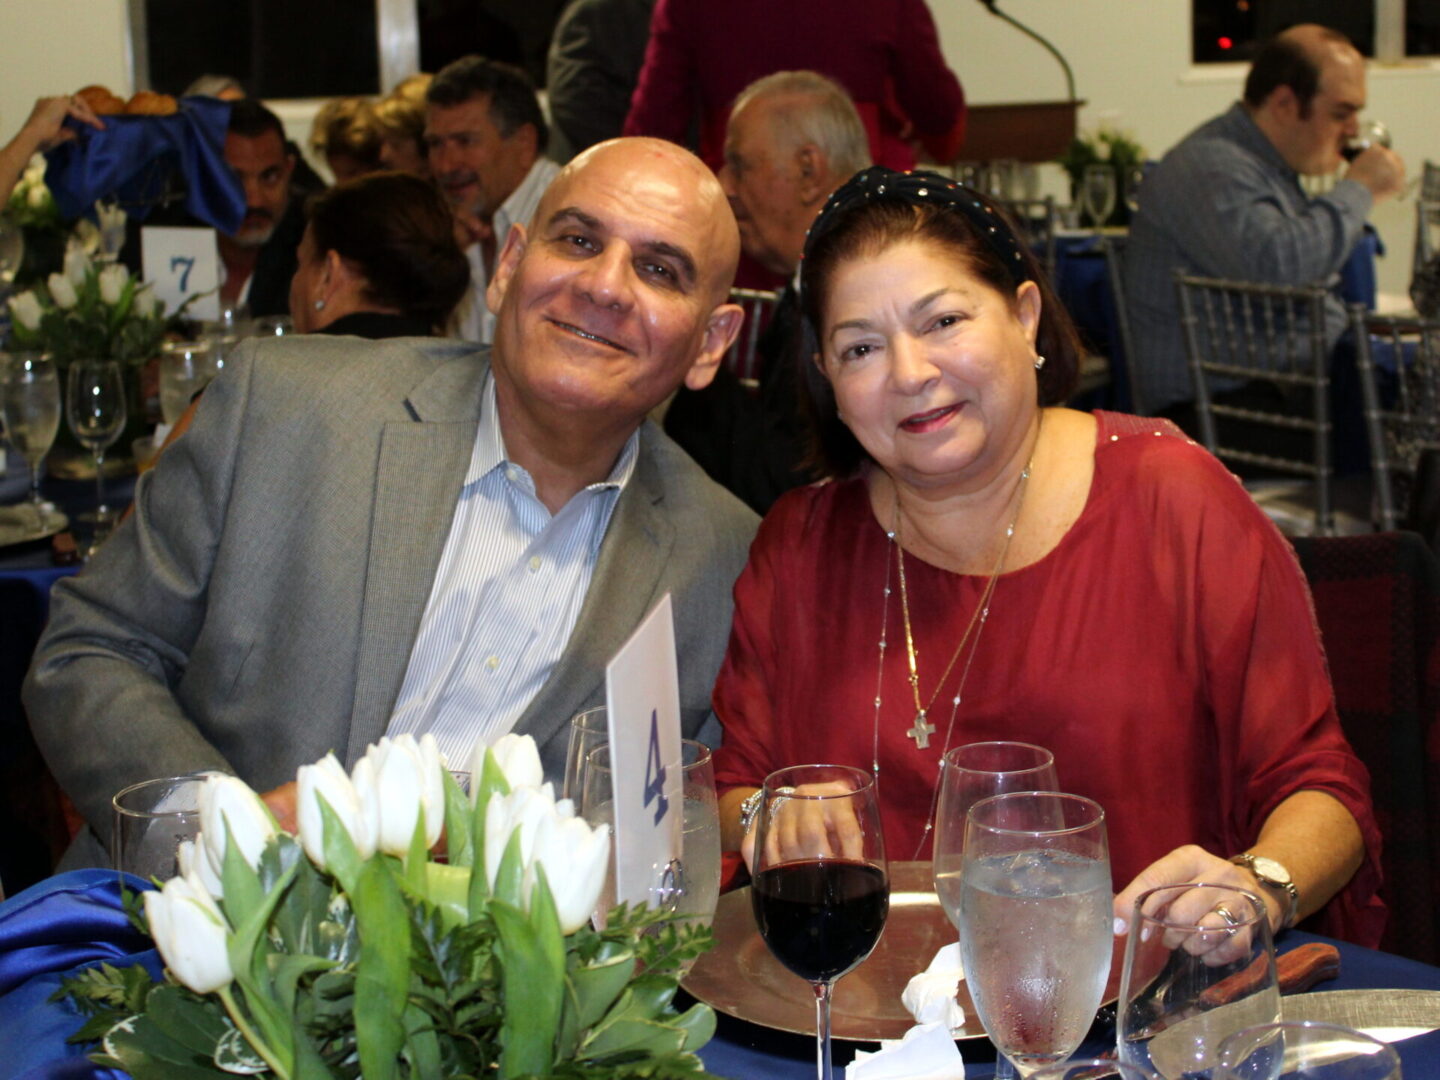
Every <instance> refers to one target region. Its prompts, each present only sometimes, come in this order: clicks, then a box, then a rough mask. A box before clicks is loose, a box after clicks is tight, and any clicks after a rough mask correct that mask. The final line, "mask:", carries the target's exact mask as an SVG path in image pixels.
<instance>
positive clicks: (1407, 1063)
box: [0, 870, 1440, 1080]
mask: <svg viewBox="0 0 1440 1080" xmlns="http://www.w3.org/2000/svg"><path fill="white" fill-rule="evenodd" d="M128 880H129V882H130V884H131V887H132V888H135V887H140V886H141V884H142V883H141V882H140V881H139V879H138V878H130V879H128ZM1322 940H1326V939H1323V938H1317V937H1316V936H1315V935H1313V934H1305V933H1301V932H1299V931H1293V930H1292V931H1290V932H1289V933H1287V934H1286V935H1284V937H1283V938H1282V939H1281V942H1280V948H1281V949H1282V951H1283V950H1284V949H1288V948H1294V947H1295V946H1297V945H1301V944H1304V943H1306V942H1310V941H1322ZM1335 944H1336V945H1337V946H1338V947H1339V949H1340V955H1341V963H1340V977H1339V978H1337V979H1336V980H1334V981H1333V982H1328V983H1323V984H1322V985H1321V987H1320V988H1321V989H1326V990H1351V989H1363V988H1395V989H1424V990H1440V968H1434V967H1430V966H1428V965H1426V964H1420V963H1416V962H1415V961H1413V960H1406V959H1403V958H1401V957H1398V956H1390V955H1387V954H1385V953H1378V952H1374V951H1373V950H1370V949H1362V948H1360V947H1359V946H1355V945H1347V944H1344V943H1341V942H1336V943H1335ZM148 945H149V941H148V940H147V939H146V938H144V937H143V936H141V935H139V934H137V933H136V932H135V931H134V930H133V929H132V928H131V927H130V926H129V924H128V923H127V922H126V920H125V917H124V914H123V912H121V910H120V907H119V879H118V877H117V875H116V874H115V873H114V872H112V871H108V870H80V871H75V872H73V873H69V874H60V875H57V876H56V877H53V878H50V879H49V880H48V881H45V882H42V883H41V884H39V885H37V886H35V887H34V888H33V889H29V890H26V891H25V892H24V893H21V894H20V895H18V896H15V897H13V898H12V899H10V900H8V901H6V902H5V903H4V904H0V1047H4V1049H5V1053H4V1054H3V1055H0V1080H56V1078H60V1077H66V1078H71V1077H74V1078H77V1080H80V1078H84V1080H114V1077H115V1074H113V1073H111V1072H110V1071H108V1070H104V1069H100V1068H98V1067H96V1066H93V1065H90V1064H89V1063H88V1062H87V1061H86V1060H85V1059H84V1057H83V1056H82V1055H81V1053H80V1051H79V1049H78V1048H76V1047H69V1046H66V1045H65V1041H64V1040H65V1037H66V1036H67V1035H68V1034H69V1033H70V1032H72V1031H74V1030H75V1029H76V1028H77V1027H79V1025H80V1022H81V1021H80V1017H79V1016H78V1015H77V1014H76V1013H75V1012H74V1011H73V1010H71V1009H70V1008H69V1007H68V1006H66V1005H62V1004H52V1003H50V1002H48V1000H47V999H48V998H49V996H50V994H51V993H53V992H54V990H55V988H56V987H57V986H58V985H59V981H60V979H61V977H62V976H63V975H64V974H65V973H67V972H69V971H72V970H74V969H75V968H77V967H80V966H83V965H85V964H89V963H95V962H97V961H101V960H108V961H110V962H112V963H122V962H139V963H144V964H146V965H147V966H148V967H149V968H150V970H151V971H152V972H155V971H156V970H157V960H156V956H155V954H154V952H153V951H150V950H149V949H148V948H147V946H148ZM1397 1049H1398V1050H1399V1051H1400V1056H1401V1059H1402V1060H1403V1062H1404V1069H1405V1076H1406V1080H1440V1032H1433V1033H1431V1034H1429V1035H1423V1036H1420V1037H1418V1038H1415V1039H1409V1040H1406V1041H1405V1042H1403V1043H1399V1044H1397ZM963 1052H964V1053H965V1054H966V1056H967V1057H968V1058H972V1059H975V1060H974V1061H973V1063H971V1064H969V1065H967V1075H970V1076H975V1077H985V1076H989V1075H991V1073H992V1072H993V1069H994V1066H993V1064H992V1063H991V1062H990V1061H987V1060H981V1059H993V1053H992V1052H991V1051H990V1050H989V1047H988V1045H987V1044H985V1043H983V1042H979V1041H975V1040H972V1041H970V1042H968V1043H965V1044H964V1046H963ZM853 1053H854V1047H853V1046H849V1045H843V1044H842V1045H840V1046H838V1047H837V1053H836V1060H837V1061H838V1062H841V1063H844V1062H848V1061H849V1060H850V1058H851V1056H852V1055H853ZM701 1057H702V1058H703V1059H704V1061H705V1066H706V1068H707V1069H709V1070H710V1071H711V1072H713V1073H715V1074H717V1075H719V1076H723V1077H729V1078H732V1080H771V1078H773V1080H791V1078H793V1080H809V1078H810V1077H813V1076H814V1075H815V1060H814V1042H813V1040H811V1039H809V1038H807V1037H805V1036H799V1035H790V1034H785V1033H782V1032H776V1031H771V1030H769V1029H767V1028H762V1027H758V1026H756V1025H754V1024H747V1023H743V1022H741V1021H737V1020H733V1019H731V1018H728V1017H721V1024H720V1030H719V1032H718V1033H717V1035H716V1037H715V1038H714V1039H713V1040H712V1041H711V1042H710V1044H709V1045H708V1046H707V1047H706V1048H705V1049H704V1050H703V1051H702V1052H701Z"/></svg>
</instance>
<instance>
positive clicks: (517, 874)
mask: <svg viewBox="0 0 1440 1080" xmlns="http://www.w3.org/2000/svg"><path fill="white" fill-rule="evenodd" d="M524 886H525V863H524V861H523V860H522V858H521V855H520V830H519V829H515V830H514V831H513V832H511V834H510V841H509V843H507V844H506V845H505V854H503V855H501V856H500V867H499V869H497V870H496V871H495V899H496V900H502V901H504V902H505V903H507V904H509V905H510V906H511V907H514V908H520V907H523V906H524V903H525V893H524Z"/></svg>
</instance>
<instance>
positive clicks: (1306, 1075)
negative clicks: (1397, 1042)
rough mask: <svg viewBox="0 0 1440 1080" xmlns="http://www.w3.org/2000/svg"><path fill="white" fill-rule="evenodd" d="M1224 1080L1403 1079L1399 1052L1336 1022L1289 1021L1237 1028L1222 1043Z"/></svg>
mask: <svg viewBox="0 0 1440 1080" xmlns="http://www.w3.org/2000/svg"><path fill="white" fill-rule="evenodd" d="M1219 1058H1220V1076H1222V1077H1223V1078H1224V1080H1275V1078H1277V1077H1292V1078H1294V1080H1400V1055H1399V1054H1397V1053H1396V1052H1395V1050H1394V1048H1393V1047H1390V1046H1387V1045H1386V1044H1385V1043H1383V1042H1381V1041H1380V1040H1379V1039H1376V1038H1374V1037H1372V1036H1370V1035H1366V1034H1364V1033H1363V1032H1360V1031H1355V1030H1353V1029H1352V1028H1347V1027H1339V1026H1338V1025H1335V1024H1317V1023H1313V1022H1310V1021H1290V1022H1287V1023H1281V1024H1264V1025H1262V1026H1260V1027H1253V1028H1247V1029H1246V1030H1244V1031H1237V1032H1236V1033H1235V1034H1234V1035H1231V1036H1230V1037H1229V1038H1228V1039H1226V1040H1225V1041H1224V1042H1222V1043H1221V1044H1220V1054H1219Z"/></svg>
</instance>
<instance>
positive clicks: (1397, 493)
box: [1350, 305, 1440, 531]
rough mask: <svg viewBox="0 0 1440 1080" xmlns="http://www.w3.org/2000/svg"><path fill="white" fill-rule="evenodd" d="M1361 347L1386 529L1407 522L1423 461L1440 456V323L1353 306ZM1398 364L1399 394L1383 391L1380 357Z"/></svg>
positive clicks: (1380, 523) (1374, 462) (1381, 515)
mask: <svg viewBox="0 0 1440 1080" xmlns="http://www.w3.org/2000/svg"><path fill="white" fill-rule="evenodd" d="M1350 321H1351V325H1352V326H1353V327H1354V329H1355V339H1356V341H1357V343H1358V349H1357V350H1356V361H1357V365H1358V367H1359V372H1360V392H1361V394H1362V395H1363V397H1364V402H1365V430H1366V435H1367V436H1368V438H1369V440H1370V465H1371V469H1372V470H1373V472H1374V475H1375V498H1376V502H1377V504H1378V509H1379V513H1378V518H1379V521H1378V522H1377V525H1378V527H1379V528H1380V529H1382V530H1384V531H1389V530H1392V529H1399V528H1407V527H1410V525H1409V524H1407V522H1408V520H1409V518H1410V514H1411V510H1412V501H1413V498H1414V495H1415V487H1416V479H1417V476H1418V474H1419V472H1420V464H1421V461H1422V460H1423V459H1424V458H1425V456H1426V455H1427V454H1428V455H1430V456H1431V457H1435V458H1440V319H1416V318H1413V317H1411V318H1406V317H1403V316H1402V317H1398V318H1396V317H1390V316H1379V315H1371V314H1369V313H1368V312H1366V311H1365V309H1364V308H1363V307H1361V306H1359V305H1355V306H1353V307H1351V308H1350ZM1382 350H1383V351H1384V352H1385V353H1387V354H1388V356H1389V357H1390V358H1391V359H1392V360H1393V362H1394V365H1395V396H1394V401H1393V402H1392V403H1389V404H1387V403H1386V402H1385V401H1384V400H1383V399H1382V395H1381V393H1380V382H1381V378H1380V372H1379V368H1378V365H1377V363H1376V356H1377V353H1380V352H1381V351H1382Z"/></svg>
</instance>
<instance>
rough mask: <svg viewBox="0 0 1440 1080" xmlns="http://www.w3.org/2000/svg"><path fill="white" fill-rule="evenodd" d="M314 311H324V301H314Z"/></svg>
mask: <svg viewBox="0 0 1440 1080" xmlns="http://www.w3.org/2000/svg"><path fill="white" fill-rule="evenodd" d="M315 310H316V311H324V310H325V301H324V300H316V301H315Z"/></svg>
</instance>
